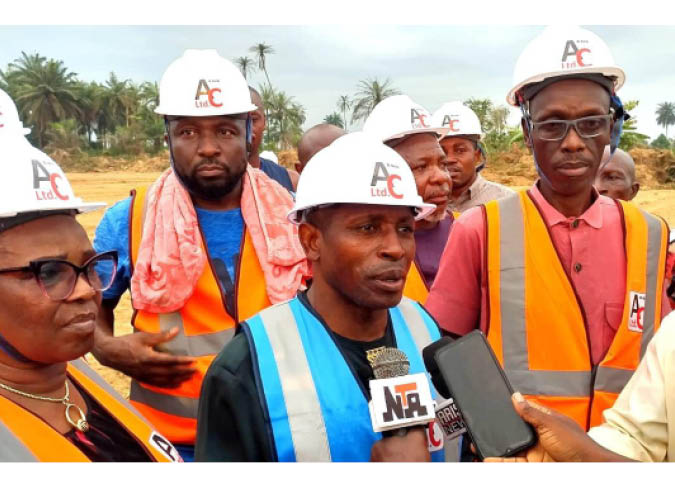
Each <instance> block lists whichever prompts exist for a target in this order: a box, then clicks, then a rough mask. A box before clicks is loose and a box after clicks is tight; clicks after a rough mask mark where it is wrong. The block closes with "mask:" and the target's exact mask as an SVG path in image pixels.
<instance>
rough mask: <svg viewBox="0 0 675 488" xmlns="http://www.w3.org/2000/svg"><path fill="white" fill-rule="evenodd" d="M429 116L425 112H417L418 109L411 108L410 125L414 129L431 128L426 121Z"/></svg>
mask: <svg viewBox="0 0 675 488" xmlns="http://www.w3.org/2000/svg"><path fill="white" fill-rule="evenodd" d="M428 116H429V114H425V113H424V112H421V111H419V110H417V109H416V108H411V109H410V125H412V126H413V128H414V129H419V128H423V127H429V124H427V121H426V118H427V117H428Z"/></svg>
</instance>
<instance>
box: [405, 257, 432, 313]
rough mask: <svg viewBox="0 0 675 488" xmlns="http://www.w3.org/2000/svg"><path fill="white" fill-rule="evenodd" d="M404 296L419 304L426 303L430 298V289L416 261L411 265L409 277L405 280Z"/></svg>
mask: <svg viewBox="0 0 675 488" xmlns="http://www.w3.org/2000/svg"><path fill="white" fill-rule="evenodd" d="M403 296H404V297H407V298H410V299H411V300H415V301H416V302H419V303H425V302H426V301H427V297H428V296H429V287H428V286H427V282H426V280H425V279H424V276H423V275H422V271H421V270H420V268H419V264H417V259H415V260H414V261H413V262H412V264H411V265H410V270H409V271H408V276H406V278H405V286H404V287H403Z"/></svg>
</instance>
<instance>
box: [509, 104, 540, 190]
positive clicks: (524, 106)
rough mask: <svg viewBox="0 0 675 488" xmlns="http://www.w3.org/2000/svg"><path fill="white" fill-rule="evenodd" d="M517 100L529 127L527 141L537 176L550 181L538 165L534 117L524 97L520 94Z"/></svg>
mask: <svg viewBox="0 0 675 488" xmlns="http://www.w3.org/2000/svg"><path fill="white" fill-rule="evenodd" d="M516 97H517V100H518V105H519V106H520V112H521V113H522V114H523V120H524V121H525V124H526V125H527V139H528V142H529V143H530V150H531V151H532V159H533V160H534V167H535V169H536V170H537V174H538V175H539V178H541V179H544V180H546V181H548V178H546V175H545V174H544V172H543V171H541V168H540V167H539V163H537V154H536V152H535V150H534V136H533V135H532V132H533V130H534V126H533V125H532V117H531V116H530V111H529V107H528V103H529V102H526V101H525V100H524V99H523V96H522V95H521V94H520V93H518V94H517V95H516Z"/></svg>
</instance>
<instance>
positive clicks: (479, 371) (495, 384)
mask: <svg viewBox="0 0 675 488" xmlns="http://www.w3.org/2000/svg"><path fill="white" fill-rule="evenodd" d="M434 359H435V361H436V365H437V366H438V372H439V373H440V374H441V376H442V378H443V380H444V382H445V384H446V385H447V386H448V389H449V392H450V394H451V395H452V398H453V399H454V401H455V404H456V405H457V407H458V408H459V411H460V412H461V414H462V417H464V423H465V424H466V429H467V431H468V433H469V436H470V437H471V440H472V442H473V444H474V446H475V447H476V451H477V452H476V454H477V455H478V457H480V459H484V458H486V457H509V456H513V455H514V454H517V453H518V452H520V451H522V450H524V449H526V448H528V447H530V446H532V445H534V443H535V442H536V441H537V435H536V433H535V431H534V429H533V428H532V427H531V426H530V425H529V424H528V423H527V422H525V421H524V420H523V419H521V418H520V416H519V415H518V413H516V411H515V409H514V408H513V404H512V403H511V395H512V394H513V388H511V384H510V383H509V380H508V379H507V378H506V375H505V374H504V370H503V369H502V368H501V366H500V365H499V362H498V361H497V358H496V357H495V355H494V352H493V351H492V348H491V347H490V345H489V344H488V342H487V340H485V336H484V335H483V333H482V332H480V331H478V330H475V331H473V332H470V333H469V334H467V335H465V336H464V337H462V338H460V339H457V340H456V341H454V342H451V343H449V344H447V345H445V346H443V347H441V348H440V349H438V350H437V351H436V352H435V354H434Z"/></svg>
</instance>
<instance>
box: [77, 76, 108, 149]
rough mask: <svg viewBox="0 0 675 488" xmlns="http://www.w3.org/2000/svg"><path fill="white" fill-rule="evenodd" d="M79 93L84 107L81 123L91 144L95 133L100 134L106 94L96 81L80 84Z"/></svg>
mask: <svg viewBox="0 0 675 488" xmlns="http://www.w3.org/2000/svg"><path fill="white" fill-rule="evenodd" d="M78 92H79V94H80V100H81V107H82V113H81V115H80V119H79V122H80V124H81V125H82V127H83V129H84V132H85V133H86V135H87V142H89V144H91V142H92V141H91V140H92V136H93V134H94V131H95V130H96V132H98V130H99V124H98V122H99V120H100V117H101V108H102V106H103V96H104V93H105V92H104V90H103V87H102V86H101V85H99V84H98V83H96V82H95V81H92V82H89V83H85V82H79V88H78Z"/></svg>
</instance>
